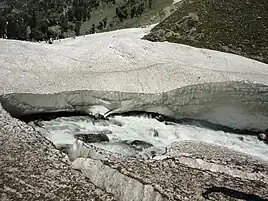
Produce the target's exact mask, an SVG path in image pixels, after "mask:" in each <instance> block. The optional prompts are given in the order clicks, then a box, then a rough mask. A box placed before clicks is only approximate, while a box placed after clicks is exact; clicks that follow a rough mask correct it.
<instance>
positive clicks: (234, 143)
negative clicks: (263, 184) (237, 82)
mask: <svg viewBox="0 0 268 201" xmlns="http://www.w3.org/2000/svg"><path fill="white" fill-rule="evenodd" d="M42 123H43V128H46V129H48V131H49V133H50V134H49V135H48V138H49V139H50V140H51V141H52V142H53V143H54V144H72V143H73V142H74V141H75V137H74V134H78V133H84V134H92V133H96V132H97V131H104V130H110V131H112V134H107V136H108V137H109V139H110V142H104V143H95V146H97V147H100V148H103V149H106V150H109V151H113V152H119V153H121V154H125V155H132V154H135V153H137V152H136V151H135V150H133V149H132V148H130V147H129V146H128V145H126V144H124V143H120V142H122V141H125V140H127V141H128V140H142V141H146V142H149V143H151V144H152V145H154V148H156V149H164V148H165V147H167V146H169V145H171V143H173V142H175V141H181V140H195V141H203V142H208V143H213V144H217V145H221V146H225V147H228V148H231V149H234V150H237V151H240V152H243V153H246V154H250V155H254V156H257V157H260V158H262V159H264V160H268V149H267V145H265V144H264V143H262V142H260V141H259V140H258V139H257V138H256V137H254V136H246V135H238V134H232V133H226V132H223V131H214V130H210V129H207V128H201V127H198V126H192V125H181V124H174V125H165V124H164V123H163V122H159V121H157V120H156V119H151V118H147V117H135V116H129V117H124V116H115V117H113V118H110V120H109V121H104V120H101V121H95V122H94V121H93V120H92V119H90V118H89V117H61V118H57V119H54V120H51V121H44V122H42ZM120 124H121V125H120ZM152 129H153V130H156V131H157V132H158V134H159V136H158V137H155V136H154V135H153V132H152Z"/></svg>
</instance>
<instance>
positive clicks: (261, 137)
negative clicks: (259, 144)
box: [258, 133, 267, 141]
mask: <svg viewBox="0 0 268 201" xmlns="http://www.w3.org/2000/svg"><path fill="white" fill-rule="evenodd" d="M266 138H267V135H266V134H264V133H260V134H258V139H259V140H260V141H264V140H266Z"/></svg>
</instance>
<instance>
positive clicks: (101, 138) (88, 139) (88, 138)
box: [75, 133, 109, 143]
mask: <svg viewBox="0 0 268 201" xmlns="http://www.w3.org/2000/svg"><path fill="white" fill-rule="evenodd" d="M75 138H76V139H78V140H81V141H83V142H85V143H94V142H109V138H108V136H107V135H106V134H104V133H100V134H97V135H96V134H76V135H75Z"/></svg>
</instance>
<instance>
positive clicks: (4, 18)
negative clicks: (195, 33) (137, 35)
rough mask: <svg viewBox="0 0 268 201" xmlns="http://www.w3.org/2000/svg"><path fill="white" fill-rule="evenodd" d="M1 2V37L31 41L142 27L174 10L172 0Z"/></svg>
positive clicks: (11, 0) (22, 0) (32, 0)
mask: <svg viewBox="0 0 268 201" xmlns="http://www.w3.org/2000/svg"><path fill="white" fill-rule="evenodd" d="M1 5H2V9H0V38H1V37H5V36H7V38H9V39H17V40H30V41H40V40H41V41H43V40H48V39H49V38H51V37H52V38H54V39H55V38H66V37H72V36H79V35H84V34H92V33H97V32H104V31H111V30H116V29H120V28H126V27H129V28H130V27H139V26H142V25H146V24H152V23H156V22H159V21H161V20H162V19H164V18H166V17H167V16H169V15H170V14H171V13H172V12H174V11H175V5H174V4H173V0H168V1H163V0H146V1H143V0H63V1H54V0H48V1H41V0H39V1H36V0H29V1H25V0H20V1H13V0H7V1H0V6H1ZM4 7H5V8H4Z"/></svg>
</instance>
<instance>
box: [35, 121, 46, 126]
mask: <svg viewBox="0 0 268 201" xmlns="http://www.w3.org/2000/svg"><path fill="white" fill-rule="evenodd" d="M34 124H35V125H36V126H39V127H42V126H44V124H43V123H42V121H40V120H35V121H34Z"/></svg>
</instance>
